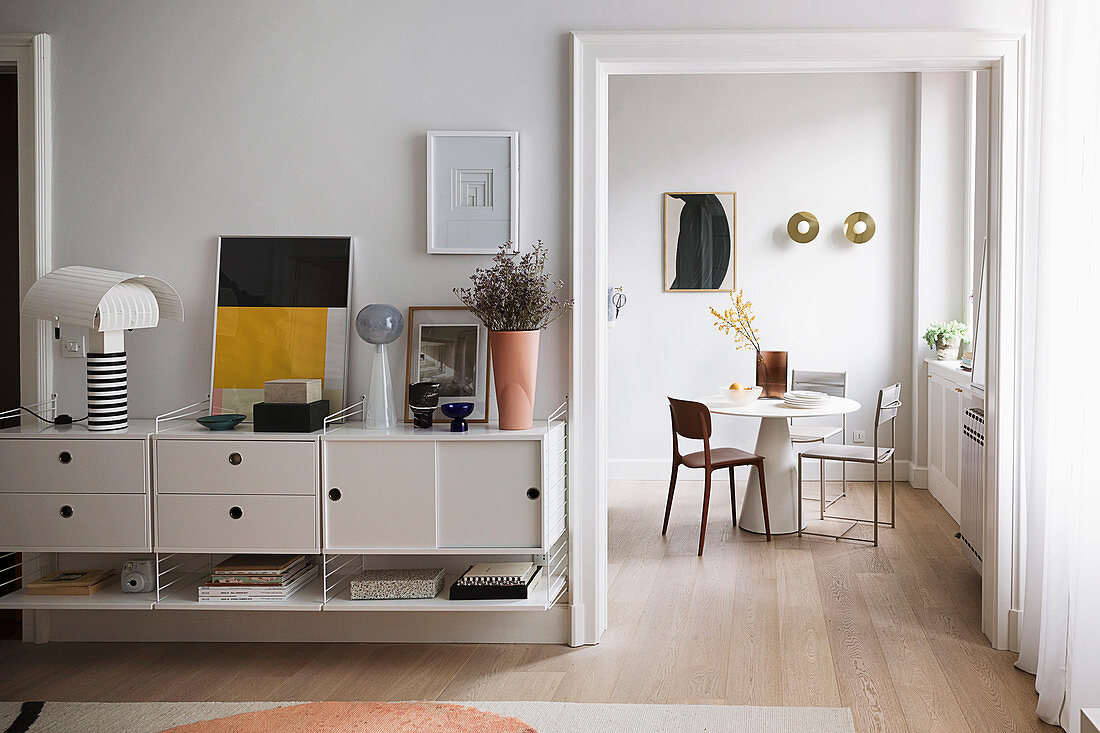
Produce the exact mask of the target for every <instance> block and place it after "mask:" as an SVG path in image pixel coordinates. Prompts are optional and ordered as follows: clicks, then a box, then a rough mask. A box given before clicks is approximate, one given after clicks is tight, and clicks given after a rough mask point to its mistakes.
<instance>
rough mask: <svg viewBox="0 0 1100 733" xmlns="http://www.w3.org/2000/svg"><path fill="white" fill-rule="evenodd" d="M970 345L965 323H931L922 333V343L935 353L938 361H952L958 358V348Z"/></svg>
mask: <svg viewBox="0 0 1100 733" xmlns="http://www.w3.org/2000/svg"><path fill="white" fill-rule="evenodd" d="M964 341H965V342H966V343H970V329H969V328H967V327H966V324H965V323H959V322H958V321H948V322H947V323H939V322H937V323H932V324H930V325H929V326H928V328H927V329H926V330H925V332H924V342H925V343H926V344H928V348H930V349H932V350H933V351H935V352H936V358H937V359H938V360H940V361H953V360H955V359H958V358H959V346H960V345H961V344H962V343H963V342H964Z"/></svg>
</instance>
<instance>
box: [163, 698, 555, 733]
mask: <svg viewBox="0 0 1100 733" xmlns="http://www.w3.org/2000/svg"><path fill="white" fill-rule="evenodd" d="M259 731H264V733H536V731H535V729H534V728H532V727H531V726H529V725H527V724H526V723H524V722H523V721H522V720H519V719H518V718H508V717H505V716H503V715H496V714H494V713H487V712H485V711H483V710H478V709H477V708H471V707H465V706H463V705H449V704H447V703H437V702H310V703H305V704H303V705H288V706H286V707H280V708H272V709H271V710H259V711H257V712H254V713H241V714H240V715H231V716H230V717H228V718H219V719H217V720H204V721H201V722H198V723H189V724H188V725H181V726H177V727H175V728H169V729H168V730H165V731H163V732H162V733H259Z"/></svg>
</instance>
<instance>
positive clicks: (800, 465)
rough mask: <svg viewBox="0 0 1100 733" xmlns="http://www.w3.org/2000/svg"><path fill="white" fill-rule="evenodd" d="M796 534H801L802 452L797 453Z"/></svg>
mask: <svg viewBox="0 0 1100 733" xmlns="http://www.w3.org/2000/svg"><path fill="white" fill-rule="evenodd" d="M798 497H799V500H800V501H799V502H798V527H797V529H798V536H799V537H801V536H802V501H801V498H802V454H801V453H799V454H798Z"/></svg>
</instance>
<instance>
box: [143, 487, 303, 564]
mask: <svg viewBox="0 0 1100 733" xmlns="http://www.w3.org/2000/svg"><path fill="white" fill-rule="evenodd" d="M156 513H157V535H156V537H157V540H156V546H157V549H158V550H162V551H170V552H319V551H320V536H319V535H320V532H319V531H318V527H319V524H320V521H319V517H318V509H317V497H316V496H257V495H254V494H240V495H233V494H224V495H217V494H159V495H158V496H157V512H156Z"/></svg>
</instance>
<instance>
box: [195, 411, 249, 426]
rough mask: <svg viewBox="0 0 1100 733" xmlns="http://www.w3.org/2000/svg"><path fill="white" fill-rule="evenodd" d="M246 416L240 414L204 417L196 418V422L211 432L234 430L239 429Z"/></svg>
mask: <svg viewBox="0 0 1100 733" xmlns="http://www.w3.org/2000/svg"><path fill="white" fill-rule="evenodd" d="M244 418H245V416H244V415H242V414H240V413H239V412H234V413H232V414H226V415H203V416H202V417H198V418H195V422H197V423H198V424H199V425H202V426H204V427H207V428H210V429H211V430H232V429H233V428H235V427H237V426H238V425H239V424H240V423H241V422H242V421H243V420H244Z"/></svg>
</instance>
